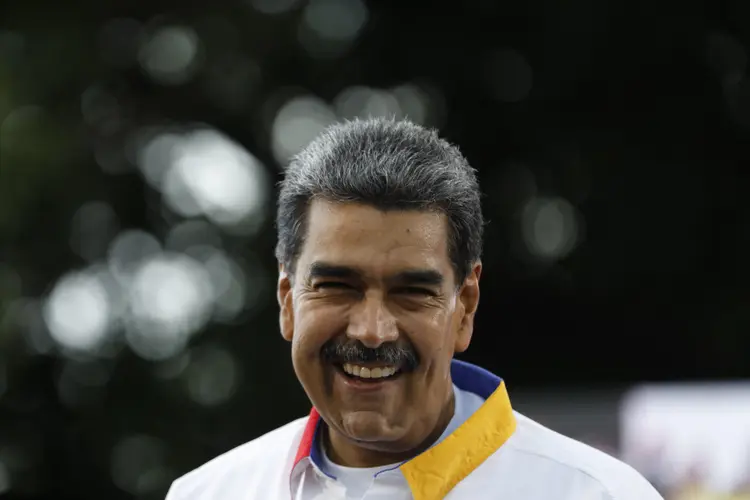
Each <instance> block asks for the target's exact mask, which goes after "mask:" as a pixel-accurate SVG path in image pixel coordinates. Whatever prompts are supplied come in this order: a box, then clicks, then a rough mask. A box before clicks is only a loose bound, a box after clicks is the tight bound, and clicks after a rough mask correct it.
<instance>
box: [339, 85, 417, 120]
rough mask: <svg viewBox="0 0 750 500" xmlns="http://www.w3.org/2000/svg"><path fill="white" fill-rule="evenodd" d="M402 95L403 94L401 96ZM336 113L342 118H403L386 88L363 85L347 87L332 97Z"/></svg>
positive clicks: (394, 97)
mask: <svg viewBox="0 0 750 500" xmlns="http://www.w3.org/2000/svg"><path fill="white" fill-rule="evenodd" d="M402 97H403V96H402ZM334 106H335V107H336V113H337V114H338V115H339V116H341V117H342V118H346V119H352V118H371V117H384V118H392V117H395V118H403V111H402V109H401V105H400V103H399V100H398V99H397V98H396V96H395V95H394V94H392V93H390V92H388V91H387V90H381V89H372V88H370V87H364V86H354V87H348V88H346V89H344V90H342V91H341V93H340V94H339V95H338V96H336V98H335V99H334Z"/></svg>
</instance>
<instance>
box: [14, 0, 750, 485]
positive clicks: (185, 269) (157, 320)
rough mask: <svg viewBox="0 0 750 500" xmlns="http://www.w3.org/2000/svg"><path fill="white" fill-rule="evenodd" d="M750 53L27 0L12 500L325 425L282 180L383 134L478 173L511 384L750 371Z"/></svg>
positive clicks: (578, 34)
mask: <svg viewBox="0 0 750 500" xmlns="http://www.w3.org/2000/svg"><path fill="white" fill-rule="evenodd" d="M749 41H750V12H748V4H747V2H742V1H741V0H728V1H727V2H721V3H709V2H705V3H704V2H699V1H696V0H692V1H689V2H674V1H669V2H661V3H657V4H652V3H648V4H647V3H646V2H636V3H633V2H625V1H624V0H609V1H607V2H593V1H591V0H576V1H573V2H566V3H565V4H564V5H563V4H557V3H555V2H550V1H541V0H538V1H533V2H526V3H523V2H520V3H519V2H517V3H496V2H489V1H483V0H472V1H466V2H462V3H448V4H435V5H431V6H430V7H429V9H427V8H417V7H416V5H415V6H414V7H408V8H407V7H405V6H403V5H399V4H396V3H393V2H368V3H367V4H364V3H361V2H359V1H355V0H309V1H307V0H304V1H303V0H283V1H282V0H277V1H270V0H247V1H245V2H236V3H223V4H217V5H211V6H209V5H208V4H204V5H200V6H199V5H195V6H192V5H185V4H180V3H177V2H169V1H167V0H155V1H152V2H135V3H133V2H123V1H120V2H107V3H105V4H100V3H95V2H87V1H83V0H80V1H78V2H75V3H72V4H66V5H65V6H64V7H63V6H61V5H58V4H52V3H47V4H44V3H23V2H4V3H2V4H0V349H1V351H0V494H1V493H2V491H3V490H8V491H9V492H10V494H11V495H18V496H26V497H35V498H42V497H50V498H56V499H65V498H78V499H83V498H113V499H114V498H131V497H143V498H159V497H160V496H161V495H163V493H164V491H165V488H166V486H167V485H168V483H169V481H170V480H171V479H172V478H174V477H175V476H176V475H178V474H180V473H183V472H185V471H187V470H188V469H190V468H192V467H194V466H196V465H198V464H199V463H201V462H203V461H205V460H207V459H208V458H210V457H212V456H215V455H216V454H218V453H220V452H222V451H225V450H227V449H229V448H231V447H232V446H235V445H237V444H239V443H241V442H244V441H246V440H248V439H251V438H253V437H255V436H257V435H259V434H260V433H262V432H264V431H266V430H269V429H271V428H273V427H275V426H278V425H279V424H281V423H283V422H285V421H287V420H290V419H291V418H293V417H296V416H299V415H300V414H302V413H304V412H306V411H307V402H306V399H305V397H304V394H303V392H302V390H301V388H299V387H298V384H297V382H296V379H295V378H294V374H293V371H292V368H291V363H290V362H289V361H288V359H289V356H288V347H287V346H286V345H285V344H284V343H283V341H282V340H281V339H280V337H279V335H278V334H277V312H276V305H275V298H274V293H273V290H274V284H275V272H276V263H275V261H274V259H273V245H274V238H275V236H274V232H273V226H272V213H273V193H272V188H273V182H275V181H276V180H278V178H279V175H278V172H279V170H280V168H281V167H282V166H283V163H284V161H285V158H287V157H288V155H289V154H291V153H293V152H294V151H296V150H298V149H299V148H300V147H302V146H303V145H304V144H305V142H306V141H307V140H309V139H310V138H312V137H313V136H314V135H315V134H316V133H318V132H319V131H320V130H321V128H322V127H323V126H325V125H326V124H327V123H329V122H330V121H331V120H334V119H339V118H345V117H351V116H357V115H368V114H385V115H389V116H409V117H411V118H412V119H415V120H417V121H420V122H422V123H425V124H426V125H430V126H435V127H438V128H440V130H441V133H442V134H443V135H444V136H445V137H446V138H448V139H449V140H451V141H454V142H456V143H457V144H459V145H460V146H461V148H462V150H463V151H464V152H465V154H466V155H467V156H468V157H469V159H470V161H471V162H472V164H474V165H475V166H476V167H477V168H478V169H479V171H480V177H481V182H482V185H483V189H484V191H485V193H486V197H485V210H486V214H487V218H488V219H489V220H490V225H489V227H488V233H487V244H486V253H485V266H486V270H485V274H484V277H483V296H482V302H483V307H482V311H481V313H480V317H479V318H478V324H477V333H476V335H475V341H474V343H473V346H472V349H471V350H470V352H469V353H468V354H467V359H469V360H471V361H474V362H477V363H479V364H482V365H483V366H486V367H487V368H489V369H491V370H493V371H496V372H497V373H499V374H501V375H502V376H503V377H504V378H506V379H507V380H508V381H509V384H510V387H511V391H513V390H514V389H516V388H519V387H521V388H523V387H524V386H526V387H528V386H541V385H550V384H552V385H555V386H558V385H565V384H578V385H585V386H591V385H598V384H625V383H631V382H633V381H636V380H639V379H663V380H677V379H687V378H717V379H718V378H731V377H746V376H750V371H749V370H748V366H750V359H749V358H748V353H749V352H750V340H748V339H750V336H748V335H747V326H748V324H749V322H750V309H748V307H747V299H748V295H747V289H748V287H747V283H748V279H750V266H748V262H750V261H749V260H748V259H747V255H748V252H750V232H749V231H748V227H750V225H749V224H748V216H749V215H750V213H748V207H747V204H746V203H744V200H745V198H746V197H747V194H748V186H747V173H746V172H745V170H744V168H743V166H744V165H745V164H746V162H747V156H748V155H747V152H748V144H750V141H748V134H749V133H750V129H748V124H750V106H748V103H749V102H750V80H748V78H747V68H746V65H747V47H748V42H749ZM201 130H202V131H203V132H205V133H204V134H203V135H200V131H201ZM196 131H198V132H199V133H198V134H197V135H196ZM219 131H220V132H219ZM164 134H167V135H164ZM206 134H208V135H206ZM211 134H213V135H211ZM165 138H166V139H165ZM154 139H163V140H165V141H166V142H163V143H161V144H162V146H163V145H164V144H167V145H169V147H168V148H167V147H164V148H162V149H159V147H161V146H159V147H157V146H158V144H157V143H155V142H154ZM170 141H171V142H170ZM154 144H157V146H154ZM151 146H153V147H151ZM150 147H151V149H149V148H150ZM206 171H209V172H211V175H208V176H207V175H205V172H206ZM262 172H265V174H262ZM243 193H245V195H244V198H243ZM247 193H251V194H247ZM250 196H252V198H248V197H250ZM248 199H251V201H252V202H253V203H251V204H243V203H244V201H243V200H245V201H246V200H248ZM256 202H257V203H256ZM85 207H87V208H85ZM235 217H236V218H239V219H242V220H241V221H240V222H237V221H234V219H233V218H235ZM230 219H231V220H230ZM239 219H238V220H239ZM185 221H188V222H189V223H190V224H192V223H195V224H193V225H190V224H188V225H184V222H185ZM233 221H234V222H233ZM178 228H181V229H179V230H178ZM130 230H139V231H142V233H136V236H135V237H134V238H131V239H130V240H127V239H123V235H127V234H130V235H131V236H132V233H127V231H130ZM123 241H125V243H127V244H125V243H122V242H123ZM117 242H119V243H122V245H120V246H117V245H116V244H115V243H117ZM128 242H129V243H128ZM128 245H129V246H128ZM154 245H155V246H154ZM123 249H124V250H123ZM118 259H119V260H118ZM73 271H75V272H77V273H78V274H74V275H71V274H69V273H71V272H73ZM118 273H119V274H118ZM68 278H70V279H68ZM139 280H140V281H139ZM63 285H65V286H67V285H70V286H69V287H68V288H65V286H63ZM84 285H85V286H84ZM138 286H140V288H139V287H138ZM133 290H136V291H138V294H140V295H138V294H135V292H133ZM63 292H65V293H63ZM118 294H119V295H118ZM209 296H210V300H209V299H207V298H206V297H209ZM139 301H140V302H139ZM238 304H239V305H238ZM139 308H140V309H139ZM139 311H140V312H139ZM204 316H205V317H204ZM185 318H192V319H191V321H193V320H194V321H193V323H191V322H189V321H187V320H186V319H185ZM170 332H171V333H170ZM97 339H98V340H97ZM75 342H79V344H78V345H79V347H80V345H82V344H80V342H84V343H85V342H91V345H92V346H94V347H91V349H76V348H75V345H76V344H75ZM149 342H151V343H155V344H154V345H155V346H156V347H154V346H151V344H149ZM170 342H171V344H170ZM181 342H184V345H183V344H182V343H181ZM171 346H174V348H175V349H177V351H176V352H175V353H173V354H170V355H169V356H166V357H159V356H158V355H157V354H154V353H158V352H171V351H169V349H170V348H171ZM153 349H157V350H156V351H154V350H153ZM158 349H162V351H159V350H158ZM165 349H166V350H165ZM149 353H150V354H149ZM149 356H150V357H149Z"/></svg>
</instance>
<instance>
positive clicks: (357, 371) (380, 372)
mask: <svg viewBox="0 0 750 500" xmlns="http://www.w3.org/2000/svg"><path fill="white" fill-rule="evenodd" d="M344 371H345V372H346V373H348V374H349V375H354V376H355V377H361V378H383V377H390V376H391V375H393V374H394V373H396V372H397V371H398V368H396V367H395V366H382V367H380V368H367V367H366V366H359V365H353V364H350V363H345V364H344Z"/></svg>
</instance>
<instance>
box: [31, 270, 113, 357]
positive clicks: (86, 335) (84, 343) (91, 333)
mask: <svg viewBox="0 0 750 500" xmlns="http://www.w3.org/2000/svg"><path fill="white" fill-rule="evenodd" d="M111 312H112V311H111V306H110V298H109V295H108V293H107V289H106V288H105V285H104V284H103V283H102V280H101V279H100V278H99V277H98V276H96V275H95V274H93V273H86V272H73V273H70V274H68V275H66V276H63V277H62V278H61V279H60V280H59V281H58V282H57V284H56V285H55V287H54V289H53V290H52V293H50V295H49V297H48V298H47V300H46V302H45V304H44V307H43V316H44V320H45V323H46V324H47V328H48V329H49V332H50V336H51V337H52V339H54V340H55V341H56V342H57V343H58V344H59V345H61V346H63V347H66V348H68V349H71V350H73V351H88V350H93V349H95V348H96V347H98V346H99V345H100V344H102V343H103V342H104V341H105V340H106V337H107V334H108V333H109V330H110V326H111V321H112V317H111V316H112V315H111Z"/></svg>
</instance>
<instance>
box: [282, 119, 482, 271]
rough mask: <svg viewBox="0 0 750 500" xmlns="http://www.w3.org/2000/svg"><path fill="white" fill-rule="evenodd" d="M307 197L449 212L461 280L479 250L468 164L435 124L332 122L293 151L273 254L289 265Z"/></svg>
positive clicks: (477, 206)
mask: <svg viewBox="0 0 750 500" xmlns="http://www.w3.org/2000/svg"><path fill="white" fill-rule="evenodd" d="M313 199H325V200H327V201H332V202H343V203H362V204H366V205H370V206H373V207H375V208H378V209H382V210H434V211H439V212H442V213H443V214H445V215H446V217H447V220H448V226H449V227H448V252H449V257H450V259H451V263H452V267H453V270H454V272H455V274H456V280H457V282H456V284H457V285H460V284H461V283H462V282H463V280H464V279H466V277H468V275H469V273H470V272H471V269H472V267H473V266H474V264H475V263H476V262H478V261H479V259H480V258H481V253H482V233H483V229H484V221H483V218H482V210H481V202H480V191H479V183H478V181H477V177H476V172H475V170H474V169H473V168H472V167H471V166H470V165H469V163H468V161H467V160H466V158H464V156H463V155H462V154H461V152H460V151H459V150H458V148H457V147H456V146H454V145H452V144H450V143H448V142H447V141H445V140H443V139H441V138H440V137H438V134H437V132H436V131H435V130H430V129H426V128H424V127H421V126H419V125H416V124H414V123H412V122H409V121H406V120H402V121H396V120H392V119H384V118H373V119H366V120H361V119H357V120H353V121H346V122H341V123H337V124H335V125H332V126H330V127H329V128H328V129H326V130H325V131H324V132H323V133H322V134H321V135H320V136H319V137H317V138H316V139H315V140H313V141H312V142H311V143H310V144H309V145H308V146H307V147H306V148H304V149H303V150H302V151H301V152H300V153H299V154H297V155H295V156H294V157H293V158H292V159H291V161H290V163H289V165H288V167H287V169H286V172H285V176H284V179H283V180H282V181H281V183H280V192H279V199H278V211H277V216H276V229H277V233H278V244H277V246H276V258H277V259H278V261H279V262H280V263H281V264H283V265H284V267H286V268H287V269H288V270H289V272H290V274H293V273H294V270H295V264H296V261H297V258H298V257H299V254H300V252H301V250H302V246H303V244H304V241H305V234H306V226H307V224H306V221H307V208H308V206H309V205H310V202H311V201H312V200H313Z"/></svg>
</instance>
